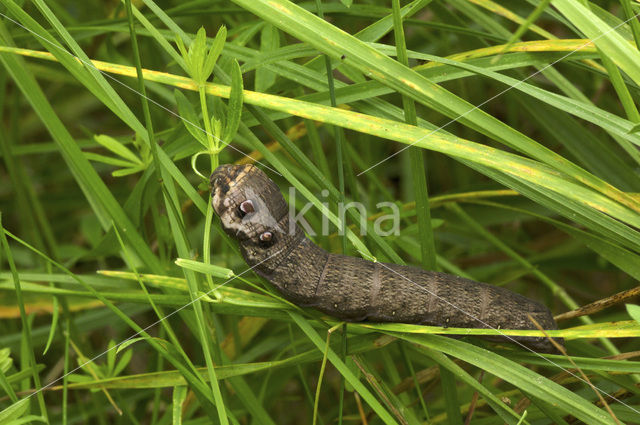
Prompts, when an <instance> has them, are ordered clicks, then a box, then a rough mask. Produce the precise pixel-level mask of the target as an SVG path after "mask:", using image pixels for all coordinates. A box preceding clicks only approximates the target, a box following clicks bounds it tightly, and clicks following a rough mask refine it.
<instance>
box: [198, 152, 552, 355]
mask: <svg viewBox="0 0 640 425" xmlns="http://www.w3.org/2000/svg"><path fill="white" fill-rule="evenodd" d="M210 181H211V185H212V188H211V191H212V195H213V200H212V203H213V207H214V210H215V212H216V214H217V215H218V216H219V217H220V222H221V224H222V227H223V229H224V230H225V232H227V233H228V234H229V235H230V236H231V237H232V238H235V239H236V240H237V241H238V243H239V245H240V251H241V253H242V255H243V257H244V259H245V261H246V262H247V264H248V265H249V266H251V267H253V270H254V271H255V272H256V273H257V274H259V275H260V276H262V277H264V278H265V279H267V280H268V281H270V282H271V283H272V284H273V285H274V286H275V287H276V288H277V289H278V290H279V291H280V292H281V293H282V294H283V295H284V297H285V298H287V299H289V300H290V301H292V302H294V303H296V304H298V305H300V306H309V305H313V306H314V307H316V308H317V309H318V310H320V311H322V312H324V313H326V314H329V315H332V316H334V317H336V318H338V319H341V320H345V321H362V320H366V321H371V322H397V323H413V324H419V325H430V326H442V327H461V328H493V329H536V327H535V326H534V324H533V323H532V322H531V320H530V319H529V315H531V317H533V318H534V319H535V320H536V321H537V322H538V323H539V324H540V325H541V326H542V327H543V328H544V329H557V325H556V322H555V320H554V319H553V316H552V315H551V312H550V311H549V309H548V308H546V307H545V306H544V305H542V304H540V303H538V302H536V301H534V300H531V299H529V298H526V297H524V296H522V295H519V294H516V293H514V292H511V291H509V290H507V289H505V288H501V287H497V286H492V285H488V284H486V283H481V282H475V281H472V280H469V279H464V278H461V277H458V276H453V275H449V274H445V273H439V272H433V271H427V270H423V269H420V268H417V267H411V266H401V265H397V264H387V263H374V262H371V261H368V260H365V259H363V258H356V257H349V256H345V255H337V254H332V253H329V252H327V251H325V250H324V249H322V248H320V247H318V246H317V245H315V244H314V243H313V242H312V241H311V240H309V239H308V238H307V237H306V236H305V234H304V232H303V231H302V229H301V228H300V227H299V226H297V224H295V223H291V222H290V221H289V217H288V212H289V208H288V205H287V203H286V201H285V200H284V198H283V196H282V194H281V192H280V189H279V188H278V186H277V185H276V184H275V183H274V182H273V181H272V180H271V179H269V177H267V175H266V174H265V173H264V172H262V171H261V170H260V169H259V168H257V167H255V166H253V165H221V166H220V167H218V168H217V169H216V170H215V171H214V172H213V174H212V175H211V180H210ZM256 206H257V207H256ZM235 211H239V212H242V213H244V214H249V213H250V212H251V213H252V215H251V219H250V220H248V219H247V218H243V217H240V218H238V214H237V213H235ZM281 225H282V226H281ZM267 229H268V230H267ZM275 230H277V237H276V235H274V232H275ZM256 236H257V238H256ZM485 338H486V339H491V340H498V341H506V339H505V337H500V336H497V337H485ZM554 339H555V341H556V342H558V343H560V344H562V343H563V340H562V338H554ZM510 341H511V342H513V341H516V342H518V343H520V344H523V345H526V346H528V347H529V348H531V349H533V350H535V351H540V352H557V351H556V349H555V347H554V346H553V345H552V344H551V342H550V341H548V340H547V339H545V338H542V337H512V338H510Z"/></svg>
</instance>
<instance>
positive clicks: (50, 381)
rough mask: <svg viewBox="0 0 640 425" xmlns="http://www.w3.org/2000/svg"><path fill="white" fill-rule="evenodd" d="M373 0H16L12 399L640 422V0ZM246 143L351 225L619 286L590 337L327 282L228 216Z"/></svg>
mask: <svg viewBox="0 0 640 425" xmlns="http://www.w3.org/2000/svg"><path fill="white" fill-rule="evenodd" d="M350 3H351V1H348V0H343V1H342V2H338V1H331V2H328V1H324V2H322V1H321V0H317V1H315V2H313V1H308V2H300V3H297V4H294V3H291V2H288V1H286V0H271V1H266V0H233V2H227V1H217V0H209V1H200V0H193V1H186V2H181V1H175V0H174V1H157V2H154V1H153V0H126V1H124V2H118V1H110V2H101V1H97V0H86V1H83V2H77V1H68V0H49V1H44V0H32V1H30V2H24V1H20V0H5V1H3V2H1V6H0V13H1V14H2V15H1V16H0V18H1V19H0V64H1V66H0V70H1V71H0V113H1V114H2V119H1V120H0V126H1V128H0V148H1V151H0V154H1V156H2V164H3V168H2V169H1V170H0V173H1V174H0V177H1V178H2V184H1V185H0V192H1V195H2V196H1V198H0V208H1V211H2V215H1V223H2V228H3V229H4V231H3V232H2V237H1V238H0V239H1V245H2V248H1V249H0V264H1V269H2V270H1V271H0V273H1V276H2V279H1V280H0V317H1V318H2V320H0V423H2V424H9V423H12V424H21V423H29V422H31V423H38V422H44V423H55V424H58V423H61V424H71V423H96V424H107V423H132V424H149V423H154V424H156V423H158V424H170V423H174V424H180V423H184V424H209V423H223V424H227V423H232V424H294V423H296V424H297V423H318V424H327V425H328V424H356V423H357V424H365V423H366V424H379V423H387V424H392V423H398V424H417V423H429V424H463V423H464V424H478V425H480V424H483V425H484V424H487V425H488V424H503V423H508V424H517V423H523V424H525V423H528V424H552V423H553V424H573V423H587V424H615V423H640V388H639V386H638V382H640V375H639V374H638V373H640V362H638V361H637V356H638V354H639V352H638V351H636V350H640V342H639V341H638V336H640V325H639V324H638V322H637V321H634V320H633V319H634V318H635V319H639V318H640V313H638V311H637V309H638V308H637V307H635V306H633V305H628V306H626V307H625V303H626V302H627V301H628V300H629V301H630V302H632V301H631V300H630V297H631V296H632V295H634V294H636V292H635V291H636V290H635V289H634V288H635V287H636V282H635V280H636V279H639V278H640V232H639V231H638V229H640V197H639V196H638V192H640V178H639V177H640V174H639V170H640V151H639V150H638V145H640V114H639V113H638V110H637V106H636V104H637V101H638V100H639V99H640V51H639V49H638V48H639V46H640V21H638V18H637V15H636V14H637V13H640V7H639V6H638V4H637V3H635V2H632V1H629V0H610V1H601V2H597V3H595V2H589V1H578V0H553V1H547V0H527V1H510V0H507V1H504V2H500V3H497V2H494V1H492V0H448V1H442V0H414V1H411V2H408V1H406V0H404V1H402V2H400V1H399V0H392V1H389V2H384V3H383V2H375V1H370V0H358V1H356V2H354V3H353V4H350ZM589 40H592V41H591V42H590V41H589ZM327 71H330V72H327ZM332 105H333V106H332ZM405 148H407V149H405ZM233 162H238V163H250V162H254V163H256V164H257V165H258V166H259V167H261V168H262V169H264V170H266V171H268V172H269V175H270V176H271V177H272V178H273V179H274V180H276V181H277V183H278V184H279V185H280V187H281V188H282V189H283V194H284V195H285V197H287V198H288V197H289V191H288V188H289V187H293V188H295V189H296V194H297V196H296V202H295V203H296V206H297V208H298V209H300V208H304V203H305V202H307V201H309V202H311V203H313V205H314V207H313V208H311V209H309V210H308V212H307V213H306V214H305V217H306V218H307V220H308V221H309V223H310V224H311V226H312V227H313V228H314V229H316V230H317V231H318V232H319V229H320V228H321V227H322V223H323V221H325V220H327V219H328V220H329V222H331V223H332V224H331V229H330V232H329V234H324V235H323V234H318V235H317V236H314V237H313V239H314V241H315V242H316V243H318V244H319V245H321V246H323V247H324V248H326V249H327V250H330V251H332V252H346V253H347V254H349V255H354V256H365V257H369V256H373V257H375V258H376V259H378V260H380V261H387V262H394V263H407V264H414V265H420V266H422V267H424V268H426V269H436V270H440V271H445V272H448V273H452V274H457V275H461V276H465V277H469V278H472V279H474V280H478V281H484V282H488V283H491V284H495V285H503V286H506V287H508V288H509V289H511V290H513V291H515V292H518V293H521V294H523V295H526V296H528V297H530V298H534V299H537V300H540V301H541V302H543V303H544V304H546V305H547V306H549V308H550V309H551V310H552V311H553V312H554V314H561V313H564V312H568V311H572V310H575V309H577V308H578V307H579V306H584V305H589V304H591V303H594V302H597V301H602V302H600V303H596V304H595V305H593V306H592V308H590V309H588V310H586V311H582V312H578V313H572V314H569V315H564V316H561V317H559V318H558V323H559V325H560V328H561V330H559V331H555V332H549V334H551V335H555V336H563V337H564V338H565V340H566V349H567V352H568V355H569V356H570V357H567V356H564V355H544V356H542V355H539V354H536V353H533V352H530V351H527V350H524V349H522V348H521V347H518V346H516V345H513V344H511V345H510V344H506V343H491V342H487V341H486V340H484V339H479V338H477V337H474V336H470V334H473V333H476V334H496V333H497V332H498V331H495V330H483V331H479V330H457V329H447V330H444V329H442V328H437V327H420V326H408V325H401V324H394V325H384V326H383V325H375V324H348V325H344V324H341V323H338V322H336V321H335V320H332V319H331V318H330V317H326V316H323V315H322V314H320V313H319V312H316V311H313V310H310V309H300V308H298V307H296V306H294V305H292V304H290V303H288V302H286V301H285V300H283V299H282V298H281V297H280V295H279V294H278V293H277V292H276V291H275V290H274V289H273V288H272V287H271V286H270V285H269V284H268V283H267V282H265V281H263V280H262V279H260V278H259V277H258V276H256V275H255V274H254V273H253V272H251V271H250V270H248V268H247V266H246V264H245V263H244V262H243V260H242V258H241V256H240V255H239V253H238V250H237V247H236V246H235V245H234V244H233V243H231V241H230V240H229V239H228V238H227V237H226V236H225V235H224V234H223V233H222V232H221V231H220V230H221V229H220V225H219V222H217V221H216V218H215V217H214V214H213V211H212V208H211V206H210V202H209V192H208V181H207V176H208V175H209V174H210V173H211V171H212V170H213V169H214V168H215V167H216V166H217V165H218V164H224V163H233ZM344 201H347V202H349V201H357V202H361V203H362V204H363V205H364V206H366V215H367V216H368V220H367V227H368V230H369V231H368V232H367V234H366V235H361V234H360V232H359V231H358V230H359V219H360V212H359V211H358V210H356V209H351V210H349V211H350V212H349V214H348V215H347V221H346V225H347V226H348V229H347V232H346V233H345V234H344V235H342V233H343V232H339V231H338V230H339V229H340V228H342V226H343V224H342V222H341V221H340V216H339V214H338V208H337V205H338V204H339V203H340V202H344ZM379 202H392V203H395V204H397V205H398V206H399V210H400V211H401V223H400V224H401V225H400V229H399V232H398V234H391V235H388V236H381V235H379V234H376V233H375V232H372V231H371V230H372V229H373V228H374V222H375V219H376V218H378V217H380V214H385V213H387V212H388V211H387V210H386V209H378V208H377V207H376V205H377V204H378V203H379ZM323 204H326V205H328V208H324V207H323ZM614 295H615V297H613V298H610V297H612V296H614ZM579 313H581V314H579ZM504 332H506V333H509V334H511V335H523V334H526V332H529V334H536V335H539V332H538V331H520V333H518V332H509V331H504ZM443 333H461V334H463V335H464V336H463V337H458V338H448V337H445V336H442V334H443ZM592 385H593V386H592ZM2 409H4V410H2Z"/></svg>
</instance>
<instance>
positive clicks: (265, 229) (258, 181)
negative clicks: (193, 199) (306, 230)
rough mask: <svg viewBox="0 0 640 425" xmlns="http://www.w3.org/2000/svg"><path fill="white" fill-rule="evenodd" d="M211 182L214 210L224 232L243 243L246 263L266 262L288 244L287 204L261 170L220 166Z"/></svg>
mask: <svg viewBox="0 0 640 425" xmlns="http://www.w3.org/2000/svg"><path fill="white" fill-rule="evenodd" d="M210 182H211V193H212V196H213V200H212V204H213V208H214V210H215V212H216V214H217V215H218V216H219V217H220V221H221V223H222V227H223V229H224V230H225V232H227V234H229V235H230V236H231V237H232V238H234V239H237V240H238V242H239V243H240V247H241V249H242V253H243V255H244V257H245V260H246V261H247V263H249V264H250V265H255V264H258V263H260V262H262V261H265V260H266V259H267V258H269V257H270V256H273V255H274V254H276V253H277V252H278V251H279V250H282V249H283V248H284V247H286V246H288V245H289V242H290V240H291V237H290V235H289V234H288V232H289V228H288V227H289V226H288V220H287V217H286V216H287V214H288V205H287V203H286V202H285V200H284V198H283V197H282V194H281V193H280V189H279V188H278V186H276V184H275V183H274V182H273V181H272V180H271V179H270V178H269V177H267V175H266V174H265V173H264V172H263V171H262V170H260V169H259V168H257V167H255V166H254V165H231V164H226V165H221V166H219V167H218V168H216V170H215V171H214V172H213V174H212V175H211V179H210ZM267 266H268V263H266V262H265V265H264V267H267Z"/></svg>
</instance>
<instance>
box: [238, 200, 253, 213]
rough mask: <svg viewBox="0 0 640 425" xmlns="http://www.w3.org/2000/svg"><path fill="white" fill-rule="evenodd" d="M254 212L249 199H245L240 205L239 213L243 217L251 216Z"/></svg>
mask: <svg viewBox="0 0 640 425" xmlns="http://www.w3.org/2000/svg"><path fill="white" fill-rule="evenodd" d="M254 211H255V208H254V207H253V202H252V201H251V199H247V200H246V201H244V202H243V203H241V204H240V212H242V214H243V216H244V215H246V214H251V213H252V212H254Z"/></svg>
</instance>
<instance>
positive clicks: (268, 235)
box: [260, 232, 273, 242]
mask: <svg viewBox="0 0 640 425" xmlns="http://www.w3.org/2000/svg"><path fill="white" fill-rule="evenodd" d="M272 238H273V233H271V232H264V233H262V234H261V235H260V240H261V241H262V242H271V239H272Z"/></svg>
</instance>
